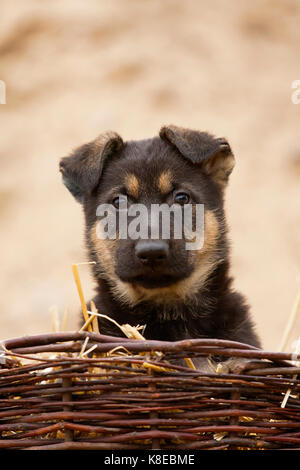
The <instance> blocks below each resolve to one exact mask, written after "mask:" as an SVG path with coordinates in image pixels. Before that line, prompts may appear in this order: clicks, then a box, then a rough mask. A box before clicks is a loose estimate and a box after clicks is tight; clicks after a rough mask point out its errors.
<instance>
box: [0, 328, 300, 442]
mask: <svg viewBox="0 0 300 470" xmlns="http://www.w3.org/2000/svg"><path fill="white" fill-rule="evenodd" d="M87 337H89V345H95V348H94V350H93V352H91V353H90V354H89V355H87V356H82V355H80V354H79V353H80V351H81V349H82V342H83V340H85V339H86V338H87ZM2 346H3V354H2V356H1V357H0V359H1V361H0V448H1V449H6V448H7V449H9V448H13V449H24V448H27V449H116V450H117V449H287V448H300V401H299V390H300V380H298V379H297V374H298V373H300V368H299V367H294V366H292V365H291V364H290V363H289V362H287V361H288V360H291V359H295V358H294V357H293V356H292V354H289V353H275V352H266V351H262V350H259V349H256V348H254V347H251V346H249V345H245V344H242V343H236V342H233V341H225V340H213V339H195V340H184V341H179V342H164V341H138V340H130V339H123V338H122V339H121V338H115V337H108V336H104V335H100V334H96V333H91V332H84V331H83V332H66V333H51V334H45V335H38V336H30V337H22V338H15V339H10V340H7V341H4V342H3V343H2ZM195 355H205V356H224V357H244V358H248V359H251V360H254V361H255V363H257V364H255V369H252V370H250V371H248V372H247V373H246V372H245V373H243V374H242V375H233V374H224V373H223V374H222V373H218V374H215V373H213V371H212V373H211V374H210V373H208V374H203V373H201V372H199V371H197V370H193V369H191V368H189V367H188V366H182V365H178V364H181V363H182V362H179V359H180V358H181V359H183V358H191V359H192V360H193V357H195ZM176 361H177V362H176ZM289 389H290V396H289V399H288V401H287V403H286V406H285V407H284V408H281V403H282V400H283V398H284V395H285V393H286V392H287V390H289Z"/></svg>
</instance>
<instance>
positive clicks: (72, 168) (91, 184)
mask: <svg viewBox="0 0 300 470" xmlns="http://www.w3.org/2000/svg"><path fill="white" fill-rule="evenodd" d="M123 145H124V143H123V140H122V138H121V137H120V136H119V135H118V134H117V133H115V132H107V133H105V134H101V135H100V136H98V137H97V138H96V139H95V140H93V141H92V142H89V143H88V144H84V145H82V146H81V147H79V148H77V149H76V150H75V151H74V152H73V153H72V154H71V155H69V156H68V157H64V158H62V160H61V161H60V164H59V169H60V171H61V173H62V176H63V182H64V184H65V185H66V187H67V188H68V190H69V191H70V192H71V194H72V195H73V196H74V197H75V199H77V201H79V202H81V203H82V202H83V200H84V196H86V195H88V194H91V192H92V191H93V189H95V187H96V186H97V184H98V182H99V180H100V176H101V173H102V169H103V165H104V163H105V160H106V159H107V158H108V157H109V156H111V155H112V154H114V153H116V152H118V151H119V150H121V149H122V148H123Z"/></svg>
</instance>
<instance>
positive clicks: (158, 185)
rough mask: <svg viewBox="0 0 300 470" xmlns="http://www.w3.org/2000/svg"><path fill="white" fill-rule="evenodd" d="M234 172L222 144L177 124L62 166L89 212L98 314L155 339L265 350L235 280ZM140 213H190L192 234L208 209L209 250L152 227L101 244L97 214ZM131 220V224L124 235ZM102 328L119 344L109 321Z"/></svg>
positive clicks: (86, 149) (105, 143) (87, 150)
mask: <svg viewBox="0 0 300 470" xmlns="http://www.w3.org/2000/svg"><path fill="white" fill-rule="evenodd" d="M233 167H234V156H233V153H232V151H231V148H230V145H229V143H228V142H227V141H226V140H225V139H224V138H216V137H214V136H213V135H210V134H208V133H206V132H199V131H195V130H190V129H184V128H181V127H177V126H173V125H171V126H168V127H162V128H161V130H160V132H159V136H157V137H154V138H150V139H145V140H140V141H129V142H124V141H123V140H122V138H121V137H120V136H119V135H118V134H116V133H114V132H108V133H106V134H103V135H100V136H99V137H97V138H96V139H95V140H94V141H92V142H90V143H87V144H85V145H83V146H81V147H79V148H78V149H77V150H75V151H74V152H73V153H72V154H71V155H70V156H68V157H65V158H63V159H62V160H61V162H60V171H61V173H62V176H63V181H64V184H65V185H66V187H67V188H68V189H69V191H70V192H71V193H72V195H73V196H74V197H75V198H76V199H77V201H79V202H80V203H81V204H82V207H83V212H84V216H85V230H86V231H85V236H86V245H87V249H88V252H89V257H90V260H91V261H93V262H94V264H93V275H94V278H95V280H96V283H97V294H96V296H95V298H94V299H93V300H94V302H95V304H96V307H97V309H98V311H99V312H101V313H102V314H105V315H108V316H110V317H111V318H113V319H115V320H116V321H117V322H118V323H120V324H124V323H129V324H131V325H136V324H139V325H146V327H145V330H144V336H145V337H146V338H147V339H158V340H169V341H176V340H181V339H186V338H220V339H228V340H234V341H239V342H243V343H248V344H250V345H253V346H257V347H259V346H260V341H259V338H258V336H257V334H256V332H255V329H254V326H253V323H252V321H251V318H250V315H249V308H248V306H247V304H246V302H245V299H244V297H243V296H242V295H241V294H240V293H237V292H235V291H234V290H233V288H232V278H231V276H230V257H229V244H228V237H227V226H226V220H225V214H224V192H225V189H226V186H227V182H228V178H229V175H230V173H231V172H232V170H233ZM124 201H125V202H126V206H124ZM122 204H123V206H122ZM137 204H139V205H143V207H146V209H147V210H149V211H150V210H151V207H153V205H156V206H157V205H162V204H164V205H165V207H171V206H172V207H174V205H175V206H176V207H177V209H178V208H180V210H181V211H182V212H183V210H184V209H186V207H187V206H190V207H191V208H192V219H193V222H192V229H194V228H195V210H194V209H195V207H196V206H197V205H198V206H199V205H201V207H203V208H204V211H203V213H202V215H203V222H204V223H203V228H202V231H203V243H202V244H201V243H200V244H199V246H196V249H187V240H188V239H189V237H188V235H186V234H184V235H183V236H182V237H181V238H180V237H175V236H174V233H173V232H172V233H171V235H170V237H169V238H163V237H162V236H161V233H160V232H159V236H158V237H156V238H154V237H153V236H151V233H152V232H151V233H150V228H153V227H151V224H152V222H151V221H150V222H149V219H148V220H146V219H143V224H142V223H141V224H142V225H143V229H145V228H146V229H147V230H148V229H149V230H148V231H147V230H146V232H147V234H149V233H150V236H148V237H147V236H145V230H143V231H141V234H140V236H136V235H135V237H128V236H127V237H124V236H123V237H121V236H120V229H121V227H120V222H119V225H117V227H116V234H115V236H114V237H110V238H109V237H108V238H106V239H105V237H104V236H101V235H103V227H102V229H101V228H99V220H100V218H99V217H98V214H99V211H98V208H99V207H111V208H113V209H114V211H115V214H117V215H123V216H124V214H125V215H126V212H127V215H128V213H129V211H130V208H131V207H134V205H137ZM103 205H104V206H103ZM106 205H108V206H106ZM166 205H167V206H166ZM121 206H122V209H121ZM124 207H125V209H124ZM140 220H141V219H140ZM172 220H173V219H172ZM132 221H133V217H132V215H131V216H130V217H128V218H127V222H125V224H127V225H126V228H128V227H129V224H130V223H132ZM173 222H174V220H173ZM123 225H124V224H123ZM160 225H161V223H160ZM171 225H172V224H171ZM161 228H162V227H161V226H160V229H161ZM101 230H102V232H101ZM193 233H195V232H193ZM100 328H101V332H102V333H104V334H112V335H116V336H118V335H120V331H119V330H118V328H115V327H114V325H113V324H112V323H110V322H107V321H104V320H103V321H102V319H101V320H100Z"/></svg>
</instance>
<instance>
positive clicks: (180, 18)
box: [0, 0, 300, 349]
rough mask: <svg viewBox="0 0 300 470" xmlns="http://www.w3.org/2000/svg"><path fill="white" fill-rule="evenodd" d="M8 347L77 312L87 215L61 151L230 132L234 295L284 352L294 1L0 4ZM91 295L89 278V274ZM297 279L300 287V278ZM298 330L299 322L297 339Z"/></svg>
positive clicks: (291, 274) (294, 174)
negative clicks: (182, 130) (114, 141)
mask: <svg viewBox="0 0 300 470" xmlns="http://www.w3.org/2000/svg"><path fill="white" fill-rule="evenodd" d="M0 8H1V14H0V79H1V80H4V81H5V82H6V86H7V96H6V101H7V103H6V104H5V105H0V119H1V123H0V139H1V145H0V223H1V243H0V250H1V253H0V260H1V269H0V312H1V315H0V337H2V338H3V337H14V336H19V335H24V334H35V333H38V332H46V331H49V330H50V328H51V326H50V325H51V321H50V316H49V308H50V307H51V306H52V305H57V307H58V309H59V312H60V314H62V313H63V311H64V309H65V308H66V306H69V308H70V312H71V317H70V318H69V324H68V328H72V327H74V325H75V317H76V315H75V312H76V311H77V310H78V308H79V302H78V297H77V293H76V290H75V286H74V282H73V279H72V273H71V263H72V262H80V261H83V260H85V252H84V248H83V228H82V223H83V217H82V213H81V208H80V206H79V205H78V204H76V203H75V201H74V200H73V199H72V197H71V196H70V195H69V193H68V192H67V191H66V190H65V188H64V187H63V185H62V184H61V179H60V175H59V172H58V161H59V159H60V157H61V156H64V155H66V154H68V153H69V151H70V150H71V149H72V148H74V147H76V146H78V145H79V144H81V143H84V142H86V141H88V140H89V139H93V138H94V137H95V136H96V135H97V134H99V133H101V132H103V131H105V130H108V129H112V130H116V131H117V132H119V133H120V134H121V135H122V136H123V138H124V139H133V138H143V137H148V136H152V135H155V134H156V133H157V131H158V129H159V128H160V126H161V125H162V124H168V123H173V124H177V125H182V126H186V127H193V128H198V129H200V130H208V131H211V132H213V133H215V134H217V135H219V136H226V137H227V138H228V140H229V142H230V143H231V145H232V148H233V150H234V152H235V155H236V158H237V165H236V168H235V170H234V172H233V174H232V178H231V184H230V186H229V189H228V193H227V212H228V221H229V224H230V227H231V238H232V241H233V253H232V257H233V272H234V275H235V278H236V283H235V284H236V287H238V288H240V289H241V290H242V291H243V292H244V293H245V294H246V295H247V296H248V299H249V302H250V303H251V305H252V311H253V316H254V319H255V321H256V322H257V325H258V332H259V333H260V334H261V336H262V338H263V342H264V346H265V347H266V348H268V349H271V348H272V349H276V348H277V347H278V343H279V341H280V338H281V336H282V332H283V328H284V326H285V325H286V322H287V318H288V316H289V313H290V310H291V307H292V304H293V302H294V299H295V296H296V293H297V290H298V289H299V278H300V210H299V200H300V184H299V180H300V138H299V129H300V104H299V105H295V104H293V103H292V101H291V93H292V89H291V83H292V81H293V80H296V79H300V64H299V53H300V28H299V22H300V4H299V2H298V1H296V0H295V1H293V0H269V1H267V0H252V1H251V2H249V1H248V0H242V1H241V0H231V1H230V2H228V1H225V0H210V1H209V2H202V1H196V0H194V1H192V0H185V1H184V2H183V1H182V0H163V1H161V0H160V1H157V0H151V1H150V0H144V1H142V0H110V1H104V0H86V1H76V0H73V1H61V0H59V1H57V0H44V1H43V2H41V1H34V0H26V1H22V2H21V1H19V2H12V1H11V0H2V1H1V7H0ZM81 275H82V280H83V283H84V290H85V293H86V297H87V298H88V296H89V295H90V294H91V292H92V283H91V280H90V278H89V273H88V268H85V267H84V268H82V269H81ZM297 279H298V280H297ZM297 335H298V336H299V335H300V321H299V322H298V325H297V329H295V331H294V337H296V336H297Z"/></svg>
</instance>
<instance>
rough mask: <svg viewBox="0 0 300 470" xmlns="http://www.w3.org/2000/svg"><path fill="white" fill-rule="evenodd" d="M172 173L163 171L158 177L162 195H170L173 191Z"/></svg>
mask: <svg viewBox="0 0 300 470" xmlns="http://www.w3.org/2000/svg"><path fill="white" fill-rule="evenodd" d="M172 178H173V175H172V172H171V170H166V171H163V172H162V173H161V174H160V175H159V177H158V189H159V190H160V192H161V193H162V194H168V193H169V192H170V191H171V189H172Z"/></svg>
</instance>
